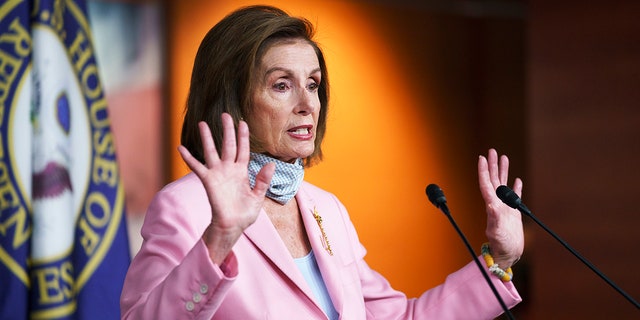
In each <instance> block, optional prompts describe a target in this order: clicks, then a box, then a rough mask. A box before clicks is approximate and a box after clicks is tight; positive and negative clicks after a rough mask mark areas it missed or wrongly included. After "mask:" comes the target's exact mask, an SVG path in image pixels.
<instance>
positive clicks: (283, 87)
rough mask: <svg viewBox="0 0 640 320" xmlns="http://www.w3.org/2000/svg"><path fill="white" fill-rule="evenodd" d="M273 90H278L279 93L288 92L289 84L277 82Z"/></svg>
mask: <svg viewBox="0 0 640 320" xmlns="http://www.w3.org/2000/svg"><path fill="white" fill-rule="evenodd" d="M273 88H274V89H276V90H278V91H284V90H287V84H286V83H284V82H276V83H275V84H274V85H273Z"/></svg>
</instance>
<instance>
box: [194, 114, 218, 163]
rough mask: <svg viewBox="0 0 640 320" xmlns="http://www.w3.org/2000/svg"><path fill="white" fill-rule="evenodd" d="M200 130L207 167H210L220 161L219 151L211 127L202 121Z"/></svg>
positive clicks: (199, 126) (199, 124)
mask: <svg viewBox="0 0 640 320" xmlns="http://www.w3.org/2000/svg"><path fill="white" fill-rule="evenodd" d="M198 128H199V129H200V141H201V143H202V153H204V154H203V156H204V161H205V164H206V165H207V166H210V165H211V164H213V163H214V162H216V161H218V160H219V159H220V158H219V157H218V150H216V144H215V142H213V137H212V136H211V130H210V129H209V125H208V124H207V123H206V122H204V121H200V122H198Z"/></svg>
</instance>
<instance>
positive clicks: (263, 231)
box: [244, 209, 315, 303]
mask: <svg viewBox="0 0 640 320" xmlns="http://www.w3.org/2000/svg"><path fill="white" fill-rule="evenodd" d="M244 234H245V236H246V237H247V238H248V239H249V240H250V241H251V242H252V243H253V244H254V245H255V246H256V248H258V250H260V251H262V253H263V254H264V255H265V256H266V257H267V258H268V259H269V260H271V262H272V263H273V265H275V266H276V267H277V268H278V269H280V271H282V274H283V275H284V276H285V277H287V278H288V279H289V280H290V281H291V282H293V283H294V284H295V285H296V286H297V287H298V288H299V289H300V290H301V291H302V292H303V293H304V294H305V295H306V296H307V297H308V298H309V299H310V300H311V301H314V303H315V299H314V298H313V292H312V291H311V288H310V287H309V285H308V284H307V281H306V280H305V279H304V277H303V276H302V273H301V272H300V270H299V269H298V266H296V264H295V262H294V261H293V258H292V257H291V253H289V250H287V247H286V246H285V245H284V243H283V242H282V239H280V235H279V234H278V231H277V230H276V229H275V227H274V226H273V224H272V223H271V220H270V219H269V216H267V213H266V211H264V209H262V210H260V214H259V215H258V218H257V219H256V222H254V223H253V224H252V225H251V226H249V227H248V228H247V229H245V231H244Z"/></svg>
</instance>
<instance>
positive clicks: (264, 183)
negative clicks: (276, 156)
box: [252, 162, 276, 197]
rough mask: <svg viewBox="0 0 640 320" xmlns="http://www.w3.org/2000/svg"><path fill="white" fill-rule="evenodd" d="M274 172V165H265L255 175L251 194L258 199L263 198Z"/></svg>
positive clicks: (270, 163) (271, 163)
mask: <svg viewBox="0 0 640 320" xmlns="http://www.w3.org/2000/svg"><path fill="white" fill-rule="evenodd" d="M275 171H276V164H275V163H273V162H269V163H267V164H265V165H264V166H263V167H262V168H261V169H260V171H259V172H258V174H257V175H256V184H255V185H254V187H253V191H252V192H253V194H254V195H256V196H258V197H264V195H265V194H266V193H267V190H268V189H269V186H270V185H271V178H272V177H273V173H274V172H275Z"/></svg>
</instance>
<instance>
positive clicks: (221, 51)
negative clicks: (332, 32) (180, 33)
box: [181, 6, 329, 166]
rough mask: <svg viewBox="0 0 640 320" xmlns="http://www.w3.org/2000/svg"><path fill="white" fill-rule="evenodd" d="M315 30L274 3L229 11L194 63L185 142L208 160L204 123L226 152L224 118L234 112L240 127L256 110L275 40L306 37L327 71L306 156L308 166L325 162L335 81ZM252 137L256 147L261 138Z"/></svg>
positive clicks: (210, 33)
mask: <svg viewBox="0 0 640 320" xmlns="http://www.w3.org/2000/svg"><path fill="white" fill-rule="evenodd" d="M314 33H315V30H314V28H313V25H312V24H311V22H309V21H308V20H306V19H304V18H298V17H292V16H290V15H288V14H287V13H286V12H284V11H283V10H281V9H278V8H275V7H271V6H250V7H244V8H241V9H239V10H236V11H234V12H232V13H231V14H229V15H227V16H226V17H225V18H224V19H222V20H221V21H220V22H218V23H217V24H216V25H215V26H213V28H211V30H209V32H208V33H207V34H206V36H205V37H204V39H203V40H202V42H201V43H200V47H199V48H198V52H197V54H196V58H195V61H194V65H193V72H192V74H191V87H190V89H189V97H188V99H187V105H186V110H185V117H184V122H183V124H182V135H181V144H182V145H183V146H185V147H186V148H187V149H188V150H189V152H191V154H192V155H193V156H194V157H195V158H196V159H198V160H199V161H200V162H202V163H204V154H203V150H202V143H201V140H200V133H199V130H198V122H200V121H205V122H207V124H208V125H209V128H211V133H212V135H213V139H214V142H215V144H216V148H217V150H218V153H220V152H221V144H222V123H221V121H220V116H221V115H222V113H223V112H227V113H229V114H230V115H231V116H232V117H233V120H234V122H235V124H236V126H237V124H238V121H239V120H240V119H243V118H247V117H246V115H247V114H248V113H249V112H251V92H252V90H253V86H254V83H253V82H254V80H253V79H254V78H255V77H254V73H255V72H256V70H257V68H258V67H259V64H260V62H261V59H262V57H263V56H264V54H265V53H266V51H267V50H268V49H269V48H270V47H271V46H273V45H274V44H276V43H278V42H280V41H284V40H290V39H303V40H304V41H306V42H308V43H309V44H310V45H311V46H312V47H313V48H314V50H315V52H316V55H317V57H318V62H319V64H320V70H321V72H322V81H321V82H320V86H319V87H318V96H319V100H320V114H319V117H318V124H317V129H316V139H315V150H314V152H313V154H311V155H310V156H309V157H307V158H306V159H304V163H305V165H306V166H310V165H312V164H314V163H316V162H318V161H320V160H322V150H321V144H322V140H323V138H324V134H325V131H326V120H327V111H328V104H329V79H328V74H327V67H326V63H325V60H324V55H323V53H322V50H321V49H320V48H319V46H318V44H317V43H316V42H315V41H314V40H313V36H314ZM254 140H255V139H251V147H252V150H253V149H255V148H257V147H258V145H257V144H258V142H257V141H254Z"/></svg>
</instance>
